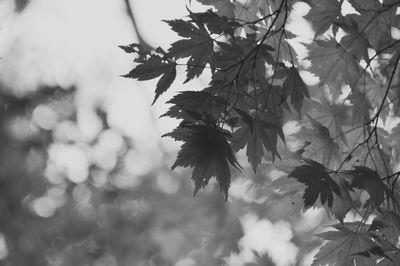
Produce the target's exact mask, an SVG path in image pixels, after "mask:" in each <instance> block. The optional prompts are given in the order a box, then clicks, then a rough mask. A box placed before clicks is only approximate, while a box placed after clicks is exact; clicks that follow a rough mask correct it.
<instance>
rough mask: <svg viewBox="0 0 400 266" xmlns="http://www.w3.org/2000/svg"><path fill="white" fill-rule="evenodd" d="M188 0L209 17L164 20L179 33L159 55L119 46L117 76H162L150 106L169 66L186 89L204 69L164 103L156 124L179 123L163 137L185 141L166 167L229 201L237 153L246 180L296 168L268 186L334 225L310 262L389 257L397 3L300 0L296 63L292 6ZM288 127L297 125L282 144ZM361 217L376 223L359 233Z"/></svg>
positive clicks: (281, 0) (395, 150) (392, 254)
mask: <svg viewBox="0 0 400 266" xmlns="http://www.w3.org/2000/svg"><path fill="white" fill-rule="evenodd" d="M198 1H199V2H200V3H202V4H204V5H209V6H211V7H212V9H210V10H208V11H206V12H200V13H195V12H192V11H191V10H189V9H188V16H187V17H186V18H185V19H175V20H169V21H165V22H166V23H167V24H168V25H169V26H170V28H171V30H173V31H174V32H176V33H177V34H178V35H179V36H180V37H181V39H179V40H177V41H176V42H174V43H172V44H171V45H170V47H169V48H168V49H166V50H165V51H164V50H163V49H162V48H157V49H155V50H154V51H148V50H146V49H144V48H143V47H142V46H141V45H140V44H132V45H129V46H122V47H121V48H123V49H124V50H125V51H126V52H128V53H134V54H135V55H136V58H135V59H134V60H135V62H136V63H137V65H136V66H135V68H134V69H132V70H131V71H130V72H129V73H128V74H126V75H125V76H126V77H129V78H134V79H138V80H150V79H155V78H158V77H160V79H159V81H158V83H157V86H156V89H155V98H154V102H155V101H156V100H157V98H158V97H159V96H160V95H161V94H162V93H163V92H165V91H166V90H168V89H169V87H170V86H171V85H172V84H173V82H174V80H175V78H176V69H177V68H178V67H182V68H183V69H184V70H185V71H186V79H185V81H184V83H186V82H190V81H192V80H193V79H195V78H198V77H199V76H201V75H202V74H204V72H205V71H207V72H209V73H208V74H209V75H208V76H209V77H210V79H209V83H208V85H207V86H206V87H205V88H203V89H201V90H199V91H183V92H180V93H179V94H177V95H176V96H174V97H173V98H172V99H171V100H169V101H168V103H169V104H171V105H172V106H171V107H170V109H169V110H168V111H167V112H166V113H165V114H164V116H169V117H172V118H176V119H179V120H181V122H180V124H179V126H178V127H177V128H176V129H175V130H173V131H172V132H170V133H167V134H166V135H165V136H169V137H172V138H174V139H175V140H177V141H181V142H182V143H183V144H182V146H181V150H180V151H179V152H178V157H177V159H176V161H175V163H174V164H173V166H172V168H176V167H191V168H192V170H193V174H192V179H193V181H194V184H195V193H196V192H197V191H198V190H199V189H200V188H203V187H204V186H206V185H207V184H208V183H209V180H210V179H211V178H212V177H215V178H216V179H217V181H218V184H219V187H220V189H221V190H222V191H223V192H224V193H225V196H226V197H227V196H228V190H229V186H230V180H231V178H232V173H231V169H232V168H235V169H237V170H240V169H241V166H240V165H239V163H238V160H237V159H236V156H237V154H238V152H240V151H241V150H244V153H245V155H246V157H247V160H248V162H249V165H250V166H251V167H252V169H253V171H254V172H257V170H259V167H260V164H261V163H262V162H263V161H264V160H265V161H272V162H275V160H276V159H278V160H294V161H297V164H296V165H293V167H292V169H290V170H288V169H286V174H287V175H285V176H284V177H282V178H281V179H279V180H277V181H274V183H273V184H272V186H276V187H279V184H283V183H285V182H286V184H288V183H289V184H292V186H293V187H296V188H297V187H299V186H298V185H299V184H301V185H302V186H303V187H304V189H303V190H300V191H298V192H297V193H296V195H301V205H302V208H303V209H308V208H311V207H324V208H325V209H326V210H327V212H328V214H329V215H332V216H333V217H335V218H336V219H337V220H338V221H339V222H341V224H338V225H335V226H334V228H335V229H336V230H337V231H331V232H327V233H323V234H322V235H321V238H323V239H325V240H327V241H328V242H327V243H326V244H325V245H324V246H323V247H322V248H321V250H320V252H319V253H318V254H317V256H316V259H315V261H314V265H325V264H329V263H330V264H332V265H353V263H356V264H357V265H358V264H360V263H361V264H362V265H364V264H365V265H375V264H373V263H374V262H376V261H377V259H381V261H380V263H384V262H385V263H386V262H387V261H390V262H392V261H395V260H396V259H397V258H398V257H399V255H398V254H399V252H398V249H397V248H396V247H395V246H396V245H397V244H396V242H395V240H390V239H389V238H388V236H387V237H382V235H384V234H385V232H384V228H387V227H392V226H391V225H389V226H386V227H384V226H383V225H382V226H381V223H380V221H381V220H382V217H383V216H384V215H388V213H390V214H391V215H390V221H392V222H393V223H396V224H398V223H399V220H398V216H397V213H398V212H399V208H398V203H397V198H398V194H399V193H398V185H397V180H398V177H399V175H400V172H398V171H397V172H396V171H395V169H397V168H396V167H395V166H396V164H397V162H398V158H399V154H400V148H399V147H400V146H399V137H398V135H399V130H400V127H399V126H397V127H395V128H394V129H393V130H392V131H389V130H388V129H387V128H385V127H383V128H382V127H381V126H380V125H381V124H382V123H384V122H385V121H386V120H387V118H388V117H389V116H399V115H400V113H399V110H400V108H398V106H399V103H398V99H399V98H400V97H399V96H400V93H399V92H400V90H399V82H400V78H399V77H400V71H399V68H398V65H399V61H400V52H399V51H400V41H399V40H398V38H397V37H396V36H395V32H396V30H397V31H399V30H400V16H399V14H398V12H397V9H398V7H399V6H400V2H399V1H395V0H384V1H375V0H366V1H364V0H363V1H360V0H349V3H350V5H351V6H352V7H353V8H354V9H355V10H356V12H357V13H352V14H345V13H344V12H343V11H344V10H343V1H336V0H307V1H306V0H304V2H305V3H307V4H308V5H309V6H310V11H309V13H308V14H307V15H306V19H308V21H309V22H310V23H311V24H312V27H313V29H314V32H315V36H314V39H313V40H312V41H311V42H309V43H307V44H303V45H304V46H305V47H306V48H307V50H308V56H307V58H306V59H305V60H306V61H308V64H305V62H304V61H299V59H298V56H297V54H296V50H295V49H293V47H292V45H291V41H292V40H293V39H294V38H296V37H297V36H296V34H294V33H292V32H290V31H288V30H287V25H288V23H289V20H288V18H289V15H290V12H292V10H293V8H294V7H295V4H296V2H298V1H294V0H277V1H273V0H268V1H257V0H253V1H247V2H249V3H247V2H246V4H244V3H241V2H240V1H234V2H231V1H228V0H211V1H210V0H207V1H206V0H198ZM306 65H309V67H305V66H306ZM304 72H309V73H311V74H313V75H315V76H317V77H318V78H319V82H318V84H317V85H314V86H309V85H307V83H306V81H305V80H304V79H303V75H302V73H304ZM290 120H297V121H299V124H300V125H301V128H300V130H299V131H298V132H296V133H294V134H292V135H286V136H285V134H284V130H283V128H284V125H285V123H286V122H287V121H290ZM287 140H290V141H298V142H299V143H300V145H299V149H298V150H296V151H294V152H288V151H287V148H286V147H285V146H286V142H287ZM283 179H285V181H282V180H283ZM300 187H301V186H300ZM365 195H367V197H365ZM348 212H354V213H357V214H360V215H361V217H362V220H361V221H360V222H359V223H358V224H357V226H355V227H354V225H353V224H346V223H343V221H344V219H345V216H346V214H347V213H348ZM370 215H377V217H378V218H379V217H380V218H379V219H380V220H379V219H378V218H376V219H378V220H376V222H375V224H374V223H373V224H372V225H371V228H372V229H371V228H370V229H369V230H367V229H366V230H364V229H363V228H364V227H365V226H366V225H365V221H366V220H367V218H368V217H369V216H370ZM385 217H386V216H385ZM387 217H389V216H387ZM374 226H375V227H374ZM378 231H379V234H378ZM354 243H357V244H356V245H353V244H354ZM349 246H351V247H349ZM339 257H340V260H339V261H338V260H337V259H338V258H339ZM333 258H335V259H333ZM363 263H364V264H363ZM368 263H369V264H368Z"/></svg>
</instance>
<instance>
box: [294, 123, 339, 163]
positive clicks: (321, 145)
mask: <svg viewBox="0 0 400 266" xmlns="http://www.w3.org/2000/svg"><path fill="white" fill-rule="evenodd" d="M308 118H309V119H310V122H311V126H312V129H302V130H300V132H298V133H295V136H296V137H297V138H298V139H300V140H303V141H305V142H306V146H305V147H304V152H303V154H302V155H303V156H304V157H306V158H310V159H314V160H316V161H319V162H321V163H322V164H324V165H326V166H327V167H329V168H334V166H335V165H336V163H340V158H341V156H340V153H339V151H340V149H339V145H338V144H337V143H336V142H334V141H333V139H332V138H331V136H330V134H329V130H328V128H326V127H325V126H323V125H322V124H321V123H319V122H318V121H316V120H315V119H313V118H312V117H310V116H308Z"/></svg>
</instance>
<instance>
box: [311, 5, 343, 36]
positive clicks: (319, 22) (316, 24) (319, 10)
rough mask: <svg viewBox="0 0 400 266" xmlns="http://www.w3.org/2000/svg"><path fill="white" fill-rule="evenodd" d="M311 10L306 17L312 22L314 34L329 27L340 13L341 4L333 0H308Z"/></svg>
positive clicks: (322, 31)
mask: <svg viewBox="0 0 400 266" xmlns="http://www.w3.org/2000/svg"><path fill="white" fill-rule="evenodd" d="M307 3H308V4H309V5H311V10H310V12H309V13H308V14H307V16H306V18H307V19H308V20H310V21H311V22H312V24H313V28H314V31H315V35H316V36H318V35H321V34H322V33H324V32H325V31H327V30H328V29H329V27H330V26H331V25H332V23H333V22H334V21H335V20H336V18H337V17H338V16H339V15H340V11H341V4H340V3H339V2H338V1H335V0H333V1H332V0H310V1H307Z"/></svg>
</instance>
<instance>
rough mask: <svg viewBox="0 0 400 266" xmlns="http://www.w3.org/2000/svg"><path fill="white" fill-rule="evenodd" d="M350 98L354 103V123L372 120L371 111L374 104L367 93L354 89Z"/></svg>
mask: <svg viewBox="0 0 400 266" xmlns="http://www.w3.org/2000/svg"><path fill="white" fill-rule="evenodd" d="M348 98H349V101H350V103H351V104H353V125H360V124H366V123H368V122H369V121H370V120H371V117H370V114H369V111H370V110H371V109H372V106H371V103H370V102H369V101H368V99H367V98H366V97H365V95H364V94H363V93H361V92H359V91H358V90H353V91H352V92H351V95H350V96H349V97H348Z"/></svg>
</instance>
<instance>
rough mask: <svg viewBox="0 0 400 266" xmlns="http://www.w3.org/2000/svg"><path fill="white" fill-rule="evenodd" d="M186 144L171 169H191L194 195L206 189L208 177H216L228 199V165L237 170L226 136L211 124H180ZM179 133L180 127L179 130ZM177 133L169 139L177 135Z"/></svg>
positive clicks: (229, 173)
mask: <svg viewBox="0 0 400 266" xmlns="http://www.w3.org/2000/svg"><path fill="white" fill-rule="evenodd" d="M181 130H183V132H184V133H183V137H181V140H184V141H185V143H184V144H183V145H182V146H181V150H180V151H179V152H178V157H177V159H176V161H175V163H174V164H173V165H172V167H171V169H174V168H176V167H178V166H182V167H193V175H192V179H193V181H194V184H195V190H194V194H196V193H197V191H198V190H199V189H200V188H203V187H205V186H206V185H207V184H208V182H209V180H210V179H211V177H213V176H214V177H216V179H217V181H218V184H219V187H220V189H221V191H223V192H224V193H225V198H227V197H228V189H229V185H230V180H231V172H230V169H229V165H232V166H234V167H236V168H238V169H239V168H240V165H239V164H238V162H237V161H236V158H235V156H234V154H233V153H232V150H231V147H230V146H229V143H228V141H227V136H229V133H227V132H225V131H221V130H220V129H218V128H217V127H215V126H210V125H196V124H194V125H182V126H181ZM178 131H179V128H178ZM178 131H176V132H175V133H174V134H171V135H170V136H176V135H178V136H179V132H178Z"/></svg>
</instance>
